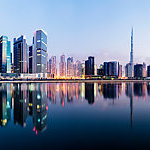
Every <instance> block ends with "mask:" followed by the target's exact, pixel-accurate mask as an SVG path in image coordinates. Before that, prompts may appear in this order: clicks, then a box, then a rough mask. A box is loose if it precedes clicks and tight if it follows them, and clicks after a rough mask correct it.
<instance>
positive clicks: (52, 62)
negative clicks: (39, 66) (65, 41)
mask: <svg viewBox="0 0 150 150" xmlns="http://www.w3.org/2000/svg"><path fill="white" fill-rule="evenodd" d="M49 72H50V74H51V75H52V77H53V78H55V77H56V76H57V66H56V56H52V57H51V58H50V59H49Z"/></svg>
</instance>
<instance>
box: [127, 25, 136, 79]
mask: <svg viewBox="0 0 150 150" xmlns="http://www.w3.org/2000/svg"><path fill="white" fill-rule="evenodd" d="M125 74H126V77H129V78H132V77H134V63H133V28H132V30H131V52H130V62H129V63H128V64H126V66H125Z"/></svg>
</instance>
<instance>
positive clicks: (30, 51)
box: [29, 46, 33, 73]
mask: <svg viewBox="0 0 150 150" xmlns="http://www.w3.org/2000/svg"><path fill="white" fill-rule="evenodd" d="M32 53H33V46H29V73H32V59H33V55H32Z"/></svg>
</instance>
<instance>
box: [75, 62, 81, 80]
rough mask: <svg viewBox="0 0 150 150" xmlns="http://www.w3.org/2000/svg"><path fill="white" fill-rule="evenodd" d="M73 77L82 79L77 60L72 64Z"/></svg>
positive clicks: (79, 64)
mask: <svg viewBox="0 0 150 150" xmlns="http://www.w3.org/2000/svg"><path fill="white" fill-rule="evenodd" d="M74 77H82V64H81V62H80V61H79V60H77V61H76V63H75V64H74Z"/></svg>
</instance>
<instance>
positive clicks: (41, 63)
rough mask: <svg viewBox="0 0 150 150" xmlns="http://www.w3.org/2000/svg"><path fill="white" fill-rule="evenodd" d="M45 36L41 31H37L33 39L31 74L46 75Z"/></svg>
mask: <svg viewBox="0 0 150 150" xmlns="http://www.w3.org/2000/svg"><path fill="white" fill-rule="evenodd" d="M47 55H48V54H47V34H46V32H44V31H43V30H37V31H35V33H34V38H33V59H32V72H33V73H47Z"/></svg>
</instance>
